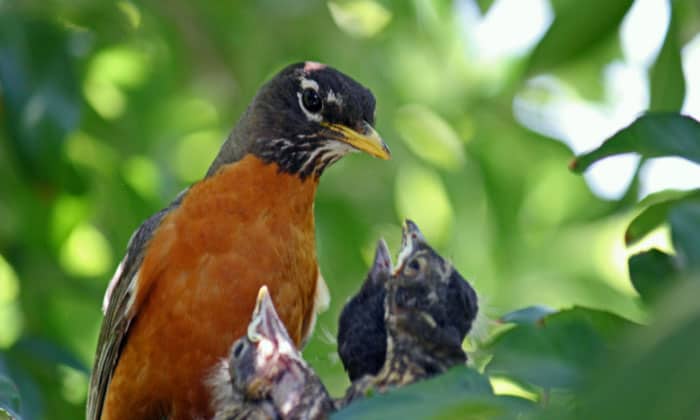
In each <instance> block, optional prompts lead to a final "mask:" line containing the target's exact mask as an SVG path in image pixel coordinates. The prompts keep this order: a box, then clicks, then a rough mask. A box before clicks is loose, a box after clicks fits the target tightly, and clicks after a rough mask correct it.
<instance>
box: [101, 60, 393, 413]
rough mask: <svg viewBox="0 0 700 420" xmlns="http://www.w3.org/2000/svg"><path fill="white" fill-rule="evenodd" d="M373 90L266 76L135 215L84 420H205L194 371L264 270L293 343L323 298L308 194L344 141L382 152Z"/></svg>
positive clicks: (221, 347) (314, 72)
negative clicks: (173, 189) (200, 157)
mask: <svg viewBox="0 0 700 420" xmlns="http://www.w3.org/2000/svg"><path fill="white" fill-rule="evenodd" d="M374 106H375V100H374V96H373V95H372V93H371V92H370V91H369V90H368V89H366V88H365V87H363V86H361V85H360V84H359V83H357V82H355V81H354V80H352V79H351V78H350V77H348V76H346V75H344V74H342V73H340V72H339V71H337V70H335V69H333V68H331V67H328V66H325V65H323V64H319V63H314V62H305V63H298V64H293V65H290V66H288V67H286V68H285V69H283V70H282V71H281V72H280V73H279V74H277V75H276V76H275V77H273V78H272V79H271V80H270V81H269V82H267V83H266V84H265V85H264V86H263V87H262V88H261V89H260V90H259V91H258V93H257V94H256V96H255V97H254V98H253V100H252V103H251V104H250V105H249V107H248V109H247V110H246V111H245V113H244V114H243V115H242V117H241V118H240V120H239V122H238V124H237V125H236V127H235V128H234V129H233V131H232V133H231V134H230V135H229V137H228V139H227V140H226V141H225V142H224V144H223V146H222V147H221V150H220V151H219V154H218V155H217V157H216V159H215V160H214V162H213V164H212V165H211V167H210V168H209V170H208V172H207V174H206V176H205V178H204V179H203V180H201V181H199V182H197V183H195V184H194V185H192V186H191V187H190V188H188V189H187V190H185V191H184V192H182V193H181V194H180V195H179V196H178V197H177V198H176V199H175V200H174V201H173V202H172V203H171V204H170V205H169V206H168V207H167V208H165V209H163V210H162V211H160V212H158V213H157V214H155V215H153V216H152V217H151V218H149V219H148V220H146V221H145V222H144V223H143V224H142V225H141V227H139V229H138V230H137V231H136V233H135V234H134V235H133V237H132V239H131V240H130V242H129V245H128V248H127V252H126V256H125V258H124V260H123V261H122V263H121V264H120V266H119V267H118V269H117V272H116V273H115V275H114V277H113V279H112V281H111V283H110V285H109V287H108V289H107V293H106V295H105V300H104V306H103V310H104V313H105V317H104V320H103V323H102V329H101V331H100V337H99V342H98V346H97V355H96V359H95V364H94V368H93V372H92V378H91V382H90V390H89V395H88V404H87V418H88V419H91V420H92V419H98V418H102V419H126V418H129V419H142V418H161V417H163V418H165V417H167V418H169V419H185V418H195V417H210V416H211V414H212V413H211V411H210V405H209V400H210V395H209V391H208V389H207V387H206V386H205V384H204V378H206V377H207V375H208V374H209V373H210V371H211V369H212V368H213V367H214V366H215V365H216V364H217V362H218V360H219V359H220V358H222V357H225V356H226V353H227V351H228V349H229V347H230V346H231V343H233V341H234V340H235V339H237V338H238V337H241V336H242V335H243V333H244V332H245V329H246V326H247V324H248V319H249V316H250V313H251V311H252V310H253V306H254V304H255V297H256V295H257V292H258V290H259V288H260V287H261V286H262V285H263V283H262V282H263V281H264V282H265V283H266V284H267V285H268V287H269V288H270V293H271V295H272V299H273V301H274V302H275V304H276V306H277V308H279V315H280V318H281V319H282V321H283V322H284V324H285V325H286V327H287V330H288V331H289V334H290V336H291V338H292V340H293V341H294V344H295V345H297V346H299V345H301V344H302V342H303V341H304V339H305V338H306V337H308V336H309V334H310V332H311V330H312V328H313V322H314V317H315V313H316V312H317V311H318V310H319V309H321V308H322V307H323V306H325V305H327V303H328V293H327V289H326V288H325V283H324V282H323V280H322V278H321V277H320V275H319V269H318V265H317V261H316V245H315V232H314V230H315V228H314V216H313V202H314V197H315V193H316V189H317V186H318V181H319V177H320V176H321V174H322V172H323V171H324V169H326V168H327V167H328V166H329V165H331V164H332V163H334V162H336V161H337V160H338V159H340V158H341V157H343V156H344V155H345V154H347V153H349V152H351V151H358V150H359V151H363V152H366V153H368V154H370V155H373V156H376V157H379V158H383V159H388V158H389V156H390V155H389V150H388V148H387V146H386V145H385V144H384V142H383V141H382V140H381V138H380V137H379V135H378V134H377V133H376V131H375V130H374V128H373V124H374Z"/></svg>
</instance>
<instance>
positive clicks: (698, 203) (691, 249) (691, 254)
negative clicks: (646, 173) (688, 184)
mask: <svg viewBox="0 0 700 420" xmlns="http://www.w3.org/2000/svg"><path fill="white" fill-rule="evenodd" d="M669 220H670V222H671V239H672V240H673V246H674V247H675V249H676V255H677V257H678V259H679V261H680V262H681V264H683V266H684V267H687V268H689V269H691V270H696V269H700V200H695V201H687V202H684V203H681V204H679V205H678V206H676V207H674V208H673V209H672V210H671V212H670V214H669Z"/></svg>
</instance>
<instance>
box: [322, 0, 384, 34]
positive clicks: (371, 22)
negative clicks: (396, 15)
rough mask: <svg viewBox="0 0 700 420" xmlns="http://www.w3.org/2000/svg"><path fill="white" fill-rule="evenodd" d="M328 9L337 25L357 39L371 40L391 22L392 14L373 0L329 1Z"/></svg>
mask: <svg viewBox="0 0 700 420" xmlns="http://www.w3.org/2000/svg"><path fill="white" fill-rule="evenodd" d="M328 9H329V10H330V12H331V17H332V18H333V21H334V22H335V24H336V25H338V27H339V28H340V29H341V30H342V31H343V32H345V33H347V34H348V35H350V36H352V37H356V38H371V37H373V36H375V35H377V34H378V33H379V32H381V31H382V29H384V27H386V25H387V24H388V23H389V21H391V12H390V11H389V10H387V9H386V8H385V7H384V6H382V5H381V4H380V3H378V2H376V1H372V0H350V1H345V2H334V1H329V2H328Z"/></svg>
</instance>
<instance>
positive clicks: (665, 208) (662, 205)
mask: <svg viewBox="0 0 700 420" xmlns="http://www.w3.org/2000/svg"><path fill="white" fill-rule="evenodd" d="M686 199H700V189H696V190H692V191H677V190H666V191H660V192H658V193H655V194H652V195H650V196H648V197H645V198H644V200H642V201H641V202H640V203H639V205H638V207H641V208H644V210H642V212H641V213H639V214H638V215H637V216H636V217H635V218H634V219H633V220H632V222H630V225H629V226H628V227H627V231H625V243H626V244H627V245H628V246H629V245H633V244H634V243H636V242H637V241H639V240H640V239H642V238H644V237H645V236H646V235H647V234H649V233H650V232H651V231H653V230H654V229H656V228H657V227H659V226H660V225H661V224H663V223H664V222H666V221H667V219H668V212H669V210H670V209H671V208H673V206H675V205H677V204H678V203H680V202H683V201H684V200H686ZM645 207H646V208H645Z"/></svg>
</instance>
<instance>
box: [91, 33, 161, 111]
mask: <svg viewBox="0 0 700 420" xmlns="http://www.w3.org/2000/svg"><path fill="white" fill-rule="evenodd" d="M148 70H149V68H148V57H147V56H146V55H145V54H143V53H142V52H140V51H138V50H136V49H134V48H130V47H127V46H120V47H114V48H111V49H107V50H104V51H101V52H100V53H99V54H97V55H96V56H95V57H94V58H93V59H92V61H91V62H90V64H89V67H88V71H87V76H86V77H85V82H84V83H83V93H84V94H85V98H86V99H87V101H88V103H89V104H90V105H91V106H92V107H93V108H94V109H95V111H97V113H98V114H100V116H102V117H103V118H106V119H114V118H117V117H119V116H121V115H122V114H123V113H124V111H125V110H126V105H127V96H126V93H125V92H124V88H127V87H135V86H138V85H140V84H141V83H143V82H144V81H145V79H146V77H147V75H148Z"/></svg>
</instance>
